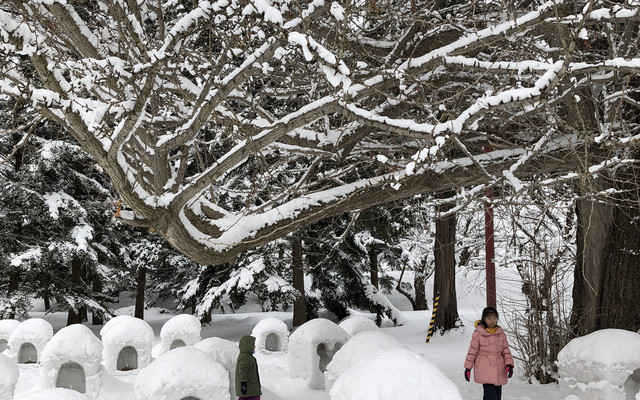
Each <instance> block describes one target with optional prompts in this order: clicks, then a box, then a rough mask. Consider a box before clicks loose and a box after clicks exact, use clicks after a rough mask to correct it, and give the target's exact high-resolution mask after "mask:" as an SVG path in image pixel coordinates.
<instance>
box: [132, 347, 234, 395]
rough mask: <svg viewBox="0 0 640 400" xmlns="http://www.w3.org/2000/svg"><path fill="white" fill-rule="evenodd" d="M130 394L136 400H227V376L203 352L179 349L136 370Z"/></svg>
mask: <svg viewBox="0 0 640 400" xmlns="http://www.w3.org/2000/svg"><path fill="white" fill-rule="evenodd" d="M134 391H135V395H136V399H137V400H229V397H230V394H229V375H228V372H227V370H225V369H224V367H223V366H222V364H220V363H219V362H216V361H214V360H213V358H212V357H211V356H209V355H208V354H207V353H205V352H204V351H202V350H198V349H196V348H194V347H179V348H176V349H173V350H171V351H169V352H167V353H165V354H163V355H162V356H160V357H159V358H157V359H156V360H154V361H153V362H152V363H151V364H150V365H149V366H148V367H147V368H145V369H142V370H140V372H139V373H138V376H137V377H136V381H135V385H134Z"/></svg>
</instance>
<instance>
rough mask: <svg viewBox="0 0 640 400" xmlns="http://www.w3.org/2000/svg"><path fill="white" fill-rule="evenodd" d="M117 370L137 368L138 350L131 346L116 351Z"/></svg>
mask: <svg viewBox="0 0 640 400" xmlns="http://www.w3.org/2000/svg"><path fill="white" fill-rule="evenodd" d="M116 368H117V369H118V371H131V370H133V369H138V352H137V351H136V349H135V348H133V347H131V346H127V347H123V348H122V350H120V353H118V362H117V364H116Z"/></svg>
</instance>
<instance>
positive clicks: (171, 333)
mask: <svg viewBox="0 0 640 400" xmlns="http://www.w3.org/2000/svg"><path fill="white" fill-rule="evenodd" d="M201 327H202V326H201V325H200V321H199V320H198V318H196V317H194V316H193V315H189V314H180V315H176V316H175V317H173V318H171V319H170V320H168V321H167V322H165V323H164V325H162V329H161V330H160V340H161V342H160V343H159V344H158V345H157V346H156V347H154V348H153V350H152V356H153V357H160V356H161V355H163V354H164V353H166V352H168V351H169V350H172V349H175V348H176V347H181V346H193V345H194V344H196V343H198V342H199V341H200V330H201Z"/></svg>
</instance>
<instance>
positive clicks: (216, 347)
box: [193, 337, 240, 400]
mask: <svg viewBox="0 0 640 400" xmlns="http://www.w3.org/2000/svg"><path fill="white" fill-rule="evenodd" d="M193 347H194V348H196V349H198V350H202V351H204V352H205V353H207V354H208V355H209V356H210V357H211V358H212V359H213V361H217V362H219V363H220V364H222V366H223V367H224V369H225V370H226V371H227V374H228V375H229V387H230V388H233V389H232V390H229V392H230V393H229V394H230V397H229V398H230V399H231V400H236V396H234V395H233V393H234V392H235V387H236V362H237V361H238V355H239V354H240V349H239V348H238V345H237V344H236V343H233V342H230V341H228V340H225V339H222V338H217V337H211V338H207V339H204V340H201V341H199V342H198V343H196V344H194V345H193Z"/></svg>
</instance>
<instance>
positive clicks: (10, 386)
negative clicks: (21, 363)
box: [0, 353, 18, 400]
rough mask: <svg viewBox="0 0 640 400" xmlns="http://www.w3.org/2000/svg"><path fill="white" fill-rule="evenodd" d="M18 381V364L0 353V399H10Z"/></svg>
mask: <svg viewBox="0 0 640 400" xmlns="http://www.w3.org/2000/svg"><path fill="white" fill-rule="evenodd" d="M17 383H18V364H16V362H15V361H13V360H12V359H11V358H9V357H7V356H5V355H4V354H2V353H0V400H11V399H12V398H13V392H14V390H15V389H16V384H17Z"/></svg>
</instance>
